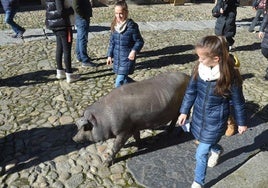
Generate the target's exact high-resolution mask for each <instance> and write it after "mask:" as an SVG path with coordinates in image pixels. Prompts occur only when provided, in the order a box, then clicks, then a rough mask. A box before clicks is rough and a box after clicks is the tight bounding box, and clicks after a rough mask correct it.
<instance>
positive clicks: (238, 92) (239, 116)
mask: <svg viewBox="0 0 268 188" xmlns="http://www.w3.org/2000/svg"><path fill="white" fill-rule="evenodd" d="M231 97H232V98H231V100H232V104H233V108H234V115H235V120H236V123H237V125H240V126H245V125H246V109H245V98H244V95H243V90H242V86H235V85H233V86H232V88H231Z"/></svg>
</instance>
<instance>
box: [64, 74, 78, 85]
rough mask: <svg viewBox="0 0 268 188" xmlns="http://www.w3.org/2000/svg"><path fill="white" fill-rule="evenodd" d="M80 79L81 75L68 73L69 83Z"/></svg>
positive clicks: (67, 79)
mask: <svg viewBox="0 0 268 188" xmlns="http://www.w3.org/2000/svg"><path fill="white" fill-rule="evenodd" d="M79 79H80V75H78V74H73V73H66V81H67V83H71V82H75V81H77V80H79Z"/></svg>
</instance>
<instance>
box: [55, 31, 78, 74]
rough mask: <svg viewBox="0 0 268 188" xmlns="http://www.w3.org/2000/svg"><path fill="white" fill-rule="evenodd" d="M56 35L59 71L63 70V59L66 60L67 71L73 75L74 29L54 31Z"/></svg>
mask: <svg viewBox="0 0 268 188" xmlns="http://www.w3.org/2000/svg"><path fill="white" fill-rule="evenodd" d="M53 32H54V33H55V35H56V43H57V47H56V62H57V69H59V70H63V66H62V57H63V58H64V65H65V69H66V70H65V71H66V72H67V73H72V65H71V61H72V60H71V50H72V42H73V32H72V28H71V27H69V28H66V29H63V30H54V31H53Z"/></svg>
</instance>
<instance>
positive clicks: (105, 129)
mask: <svg viewBox="0 0 268 188" xmlns="http://www.w3.org/2000/svg"><path fill="white" fill-rule="evenodd" d="M188 82H189V76H188V75H186V74H184V73H181V72H173V73H163V74H160V75H158V76H155V77H153V78H150V79H147V80H143V81H139V82H133V83H129V84H126V85H123V86H121V87H119V88H115V89H113V90H112V91H111V92H110V93H108V94H107V95H106V96H104V97H102V98H100V99H99V100H98V101H96V102H95V103H93V104H92V105H90V106H89V107H87V108H86V110H85V111H84V114H83V116H82V117H81V118H79V119H78V120H77V121H76V126H77V133H75V134H74V136H73V138H72V139H73V140H74V141H75V142H77V143H82V142H92V143H95V142H99V141H105V140H107V139H110V138H115V141H114V143H113V146H112V151H111V154H108V157H107V159H106V160H105V161H104V165H105V166H110V165H112V163H113V160H114V158H115V156H116V154H117V153H118V152H119V150H120V149H121V148H122V147H123V146H124V144H125V142H126V141H127V140H128V139H129V138H130V137H131V136H133V137H134V139H135V140H136V143H139V142H140V130H144V129H155V128H158V127H160V126H162V125H167V124H168V123H169V122H171V123H170V125H169V126H170V127H175V124H176V122H177V119H178V116H179V108H180V105H181V102H182V99H183V96H184V93H185V90H186V87H187V85H188Z"/></svg>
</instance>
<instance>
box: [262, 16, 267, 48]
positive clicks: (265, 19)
mask: <svg viewBox="0 0 268 188" xmlns="http://www.w3.org/2000/svg"><path fill="white" fill-rule="evenodd" d="M260 32H265V33H264V37H263V39H262V42H261V47H262V48H268V14H267V13H266V14H264V16H263V21H262V24H261V27H260Z"/></svg>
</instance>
